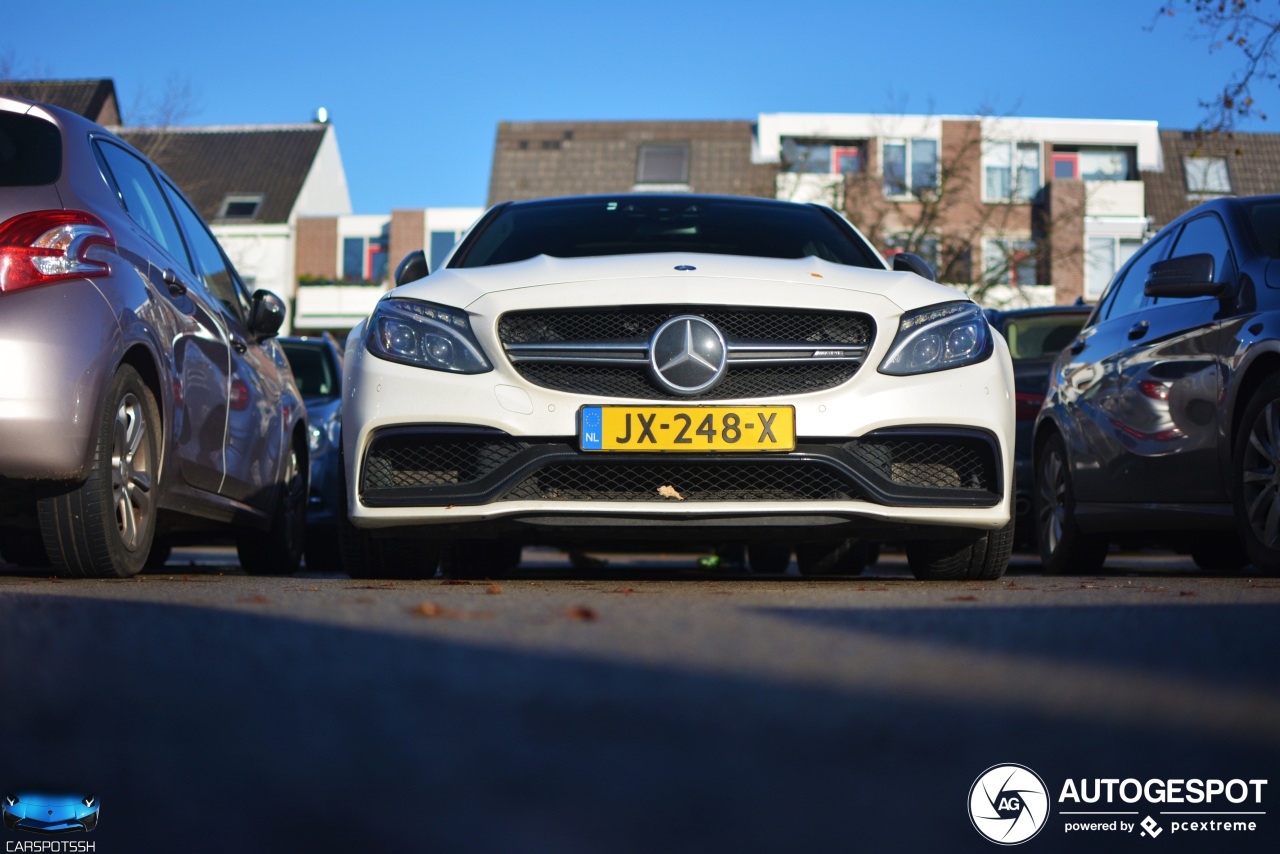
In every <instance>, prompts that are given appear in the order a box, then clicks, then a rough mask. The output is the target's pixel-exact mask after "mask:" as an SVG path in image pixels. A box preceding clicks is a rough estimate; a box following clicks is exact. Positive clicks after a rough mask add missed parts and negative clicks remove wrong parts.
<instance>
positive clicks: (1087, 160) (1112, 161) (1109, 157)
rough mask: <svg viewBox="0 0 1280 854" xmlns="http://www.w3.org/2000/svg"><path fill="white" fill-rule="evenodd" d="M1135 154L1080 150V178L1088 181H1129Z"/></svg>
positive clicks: (1115, 151) (1114, 150) (1102, 149)
mask: <svg viewBox="0 0 1280 854" xmlns="http://www.w3.org/2000/svg"><path fill="white" fill-rule="evenodd" d="M1132 174H1133V153H1132V152H1130V151H1126V150H1123V149H1106V148H1092V149H1090V148H1082V149H1080V177H1081V178H1083V179H1085V180H1086V181H1128V180H1130V178H1131V176H1132Z"/></svg>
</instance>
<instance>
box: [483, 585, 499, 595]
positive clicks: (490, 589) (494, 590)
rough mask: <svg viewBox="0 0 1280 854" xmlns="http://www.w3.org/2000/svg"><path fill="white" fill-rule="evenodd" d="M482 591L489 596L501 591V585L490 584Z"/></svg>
mask: <svg viewBox="0 0 1280 854" xmlns="http://www.w3.org/2000/svg"><path fill="white" fill-rule="evenodd" d="M484 592H485V593H488V594H489V595H490V596H497V595H498V594H499V593H501V592H502V585H501V584H490V585H489V586H488V587H486V588H485V589H484Z"/></svg>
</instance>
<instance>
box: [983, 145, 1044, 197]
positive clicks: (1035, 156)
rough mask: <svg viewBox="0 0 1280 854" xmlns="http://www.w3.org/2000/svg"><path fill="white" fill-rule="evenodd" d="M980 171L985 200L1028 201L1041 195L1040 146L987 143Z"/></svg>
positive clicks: (984, 146) (984, 147)
mask: <svg viewBox="0 0 1280 854" xmlns="http://www.w3.org/2000/svg"><path fill="white" fill-rule="evenodd" d="M982 169H983V173H984V175H985V176H986V180H985V182H984V184H983V190H984V191H985V195H984V198H985V199H986V200H987V201H989V202H1004V201H1030V200H1031V199H1033V198H1035V195H1036V193H1038V192H1040V143H1038V142H1019V143H1016V144H1015V143H1012V142H991V141H988V142H986V143H984V144H983V146H982Z"/></svg>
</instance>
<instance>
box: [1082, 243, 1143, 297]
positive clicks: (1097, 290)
mask: <svg viewBox="0 0 1280 854" xmlns="http://www.w3.org/2000/svg"><path fill="white" fill-rule="evenodd" d="M1095 240H1096V241H1099V242H1101V241H1104V240H1106V241H1110V244H1111V248H1110V254H1111V272H1110V273H1108V274H1107V276H1106V277H1105V278H1104V279H1103V280H1102V281H1101V282H1099V281H1098V280H1097V278H1095V277H1094V276H1092V275H1090V270H1091V269H1092V264H1091V262H1092V260H1093V254H1094V251H1095V250H1094V249H1093V248H1092V247H1091V246H1090V244H1091V243H1093V241H1095ZM1126 245H1127V246H1128V248H1129V253H1128V254H1127V255H1126V254H1125V253H1124V251H1123V250H1124V247H1125V246H1126ZM1142 246H1143V243H1142V238H1140V237H1125V236H1123V235H1119V234H1086V235H1085V237H1084V298H1085V299H1086V300H1091V301H1094V302H1096V301H1097V300H1098V299H1100V298H1101V297H1102V295H1103V294H1104V293H1106V290H1107V285H1109V284H1111V280H1112V279H1114V278H1115V277H1116V273H1118V272H1120V268H1121V267H1123V266H1124V265H1125V264H1127V263H1128V262H1129V259H1130V258H1132V257H1133V256H1134V255H1137V254H1138V250H1139V249H1141V248H1142Z"/></svg>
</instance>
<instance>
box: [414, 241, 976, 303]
mask: <svg viewBox="0 0 1280 854" xmlns="http://www.w3.org/2000/svg"><path fill="white" fill-rule="evenodd" d="M679 267H685V268H692V269H677V268H679ZM601 282H608V283H609V287H608V289H607V295H606V294H605V293H601V292H600V291H599V290H598V288H599V286H598V285H597V284H596V283H601ZM574 285H577V287H565V286H574ZM684 285H687V286H688V287H687V288H686V287H684ZM752 285H755V287H752ZM760 285H764V286H766V287H767V290H768V292H769V293H770V294H771V300H770V301H771V302H772V303H773V304H775V305H787V304H789V303H790V300H789V299H788V294H798V292H799V291H801V290H804V291H807V292H809V294H810V295H811V296H818V294H816V293H814V291H827V292H828V293H827V294H824V295H823V298H822V300H821V301H822V302H828V301H830V300H832V299H833V298H834V299H835V300H837V301H839V300H840V296H839V292H841V291H843V292H848V294H849V296H850V297H852V298H853V300H852V301H853V302H858V301H859V300H858V299H857V297H856V295H859V294H861V295H864V296H873V297H881V298H884V299H887V300H888V301H890V302H891V303H893V304H894V305H896V306H897V307H898V308H899V309H900V310H902V311H907V310H910V309H913V308H919V307H921V306H925V305H933V304H936V303H940V302H949V301H954V300H963V299H968V297H966V296H965V295H964V294H963V293H961V292H960V291H957V290H955V289H954V288H949V287H947V286H945V285H939V284H936V283H934V282H930V281H928V280H927V279H923V278H921V277H919V276H917V275H915V274H914V273H899V272H893V271H890V270H872V269H867V268H864V267H850V266H847V265H845V264H833V263H831V262H828V261H823V260H820V259H818V258H813V257H810V258H801V259H795V260H792V259H779V258H747V257H742V256H734V255H699V254H694V253H683V252H681V253H655V254H647V255H612V256H606V257H597V258H551V257H548V256H546V255H539V256H538V257H536V258H530V259H529V260H527V261H520V262H517V263H514V264H497V265H494V266H491V267H473V268H461V269H459V268H445V269H442V270H437V271H436V272H434V273H432V274H431V275H430V276H428V277H427V278H425V279H419V280H418V281H416V282H410V283H409V284H406V285H403V286H401V287H399V288H396V289H395V290H394V291H392V292H391V295H392V296H396V297H408V298H411V299H420V300H425V301H428V302H434V303H438V304H441V305H447V306H453V307H455V308H462V309H467V308H470V307H471V306H473V305H474V304H475V303H476V302H477V301H479V300H481V299H483V298H484V297H486V296H488V295H490V294H497V293H502V292H507V291H527V290H531V289H537V288H550V287H553V286H555V287H556V298H554V299H552V298H550V295H548V298H547V299H546V300H545V303H546V304H548V305H567V304H590V303H591V301H592V297H593V296H594V297H595V298H596V299H597V300H599V301H600V302H602V303H603V304H615V305H616V304H618V303H619V296H620V294H626V296H627V297H628V298H627V299H626V301H628V302H632V301H634V302H635V303H645V302H650V301H653V302H670V301H671V300H672V298H673V297H678V295H679V294H680V292H682V291H686V290H687V293H688V298H687V299H688V301H689V302H703V303H720V304H732V303H734V302H738V301H742V302H745V303H748V304H750V303H756V302H758V301H759V300H757V299H751V298H747V299H744V297H745V296H746V292H756V291H758V290H759V286H760ZM776 285H783V286H785V290H779V289H778V288H777V287H776ZM593 289H594V290H593ZM520 297H521V298H520V299H516V300H513V301H512V302H515V303H524V304H529V303H534V302H538V301H539V300H538V299H537V296H536V294H533V293H527V294H521V295H520ZM873 301H874V302H879V300H873ZM504 302H505V301H504Z"/></svg>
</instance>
